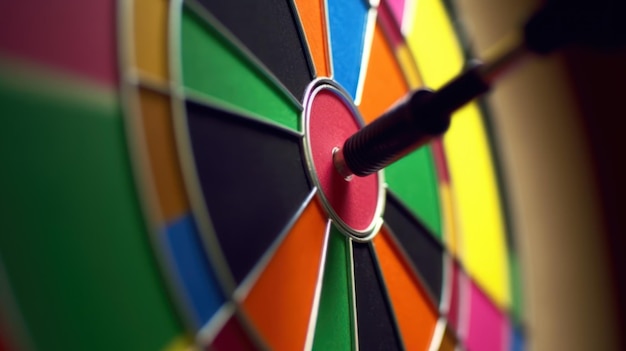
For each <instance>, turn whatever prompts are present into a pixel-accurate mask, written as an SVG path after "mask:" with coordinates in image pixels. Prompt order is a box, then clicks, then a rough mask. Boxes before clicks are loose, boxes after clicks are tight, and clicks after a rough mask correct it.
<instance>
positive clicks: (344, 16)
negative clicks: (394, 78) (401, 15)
mask: <svg viewBox="0 0 626 351" xmlns="http://www.w3.org/2000/svg"><path fill="white" fill-rule="evenodd" d="M326 3H327V5H328V23H329V29H330V47H331V55H332V56H331V57H332V67H333V79H334V80H335V81H337V82H338V83H339V84H341V86H343V87H344V88H345V89H346V90H347V91H348V93H349V94H350V96H351V97H352V100H354V101H359V93H360V92H359V86H360V84H361V76H362V75H363V74H364V73H365V72H362V71H363V70H364V69H365V67H366V65H367V60H368V56H369V47H370V43H371V34H373V29H374V25H375V21H376V9H371V8H370V7H369V4H367V3H366V2H365V1H363V0H347V1H346V0H327V1H326ZM368 33H369V34H368Z"/></svg>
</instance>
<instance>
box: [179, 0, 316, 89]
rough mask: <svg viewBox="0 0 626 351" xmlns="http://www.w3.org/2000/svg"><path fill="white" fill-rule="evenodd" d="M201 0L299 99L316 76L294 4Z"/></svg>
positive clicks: (279, 0)
mask: <svg viewBox="0 0 626 351" xmlns="http://www.w3.org/2000/svg"><path fill="white" fill-rule="evenodd" d="M195 1H197V2H198V3H200V4H201V5H202V6H203V7H204V8H206V9H207V10H208V12H210V13H211V14H212V15H213V16H215V17H216V18H217V19H219V21H220V23H221V24H222V25H223V26H224V27H226V28H228V30H229V31H230V32H231V33H233V34H234V36H235V37H237V39H238V40H239V41H241V42H242V43H243V44H244V45H245V47H246V48H247V49H248V50H250V51H251V52H252V53H253V54H254V56H256V57H257V58H258V59H259V60H260V61H261V62H263V64H264V65H265V66H266V67H268V68H269V70H270V71H271V72H272V73H273V74H274V75H276V77H277V78H278V79H279V80H280V81H281V82H283V84H284V85H285V86H286V87H287V88H288V89H289V91H290V92H291V93H292V94H293V96H294V97H295V98H296V99H301V98H302V96H303V95H304V90H305V88H306V86H307V85H308V84H309V82H310V81H311V80H312V78H313V74H312V71H311V69H310V67H309V60H308V53H307V50H306V49H305V47H304V45H303V42H302V39H301V38H300V33H301V31H302V29H301V28H300V23H299V22H298V21H296V18H295V16H294V13H293V10H294V9H292V7H291V6H290V3H289V2H288V1H285V0H267V1H257V0H229V1H221V0H192V1H190V2H195Z"/></svg>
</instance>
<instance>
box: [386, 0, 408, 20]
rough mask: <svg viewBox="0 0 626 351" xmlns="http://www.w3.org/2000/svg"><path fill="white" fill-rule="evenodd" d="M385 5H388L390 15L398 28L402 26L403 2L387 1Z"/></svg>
mask: <svg viewBox="0 0 626 351" xmlns="http://www.w3.org/2000/svg"><path fill="white" fill-rule="evenodd" d="M387 4H389V8H390V9H391V14H392V15H393V17H394V18H395V20H396V23H398V25H399V26H402V17H403V15H404V0H388V1H387Z"/></svg>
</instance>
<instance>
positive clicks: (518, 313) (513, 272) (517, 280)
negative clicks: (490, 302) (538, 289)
mask: <svg viewBox="0 0 626 351" xmlns="http://www.w3.org/2000/svg"><path fill="white" fill-rule="evenodd" d="M509 260H510V261H509V270H510V272H509V276H510V277H511V278H510V279H511V292H512V298H513V299H512V300H513V318H514V319H515V321H516V322H517V323H518V324H520V323H522V318H523V312H522V311H524V303H523V302H524V301H523V300H522V279H521V276H520V273H521V272H520V266H519V260H518V259H517V255H516V254H515V253H513V252H509Z"/></svg>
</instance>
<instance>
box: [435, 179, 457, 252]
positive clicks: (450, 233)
mask: <svg viewBox="0 0 626 351" xmlns="http://www.w3.org/2000/svg"><path fill="white" fill-rule="evenodd" d="M439 200H440V202H441V215H442V217H443V225H444V228H443V233H444V235H445V238H444V240H445V242H446V246H447V247H448V250H450V252H451V253H452V254H453V255H454V256H458V247H459V243H458V235H459V234H458V231H457V229H456V221H455V220H454V200H453V198H452V190H451V186H450V184H447V183H443V182H440V183H439Z"/></svg>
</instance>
